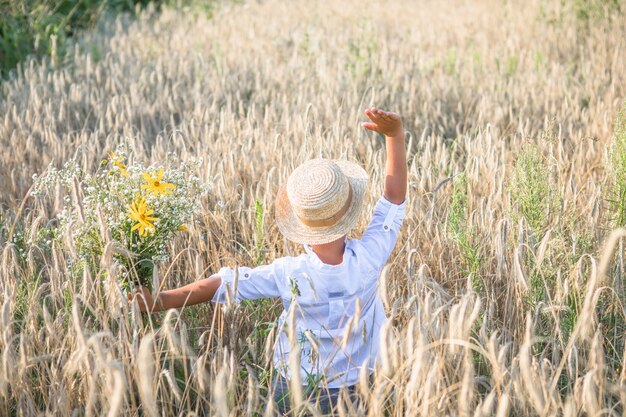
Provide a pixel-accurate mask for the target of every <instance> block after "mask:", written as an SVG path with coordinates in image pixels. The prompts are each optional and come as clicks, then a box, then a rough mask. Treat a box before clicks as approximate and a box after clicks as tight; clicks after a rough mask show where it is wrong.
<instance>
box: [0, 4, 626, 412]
mask: <svg viewBox="0 0 626 417" xmlns="http://www.w3.org/2000/svg"><path fill="white" fill-rule="evenodd" d="M609 3H610V2H606V3H605V2H598V1H574V2H549V1H544V0H530V1H527V2H521V1H506V2H503V1H497V0H480V1H476V2H469V1H462V0H442V1H437V2H435V1H423V2H417V1H406V2H386V3H363V2H359V1H356V0H350V1H344V2H320V1H301V0H294V1H290V2H279V1H276V0H267V1H262V2H258V1H250V2H241V3H239V2H236V3H222V4H220V5H219V7H217V8H215V9H214V10H213V11H212V13H210V14H208V13H206V11H205V10H198V9H193V8H191V9H177V10H174V9H164V10H161V11H159V12H156V11H154V10H146V11H143V12H141V14H140V15H139V18H138V19H136V20H133V19H131V18H129V17H125V16H121V17H118V18H117V19H116V20H111V19H109V20H103V21H102V22H100V23H99V24H98V26H97V27H96V28H95V29H94V30H93V31H90V32H88V33H84V34H80V35H78V36H77V37H76V38H75V42H76V44H75V45H74V47H73V52H72V53H71V54H70V55H69V56H68V57H66V59H65V60H63V62H60V60H59V59H56V57H55V56H54V55H53V57H52V58H51V59H44V60H43V61H35V60H31V61H28V62H25V63H23V64H22V66H21V67H20V68H18V70H17V71H16V72H15V73H14V74H13V75H12V76H11V77H10V78H9V79H8V80H7V81H5V82H3V83H2V84H1V85H0V91H1V93H0V144H1V146H2V148H3V149H4V151H3V152H2V155H1V156H0V190H1V195H0V221H1V225H0V227H1V229H0V255H1V256H0V305H1V306H2V308H1V313H0V318H1V319H0V415H2V416H40V415H41V416H44V415H45V416H48V415H50V416H52V415H55V416H57V415H58V416H82V415H85V416H94V415H104V416H111V417H112V416H150V417H152V416H161V415H163V416H204V415H215V416H221V417H225V416H239V415H259V416H260V415H263V416H272V415H276V409H275V407H274V405H273V403H272V401H271V393H268V386H269V380H270V379H271V355H272V342H273V339H274V337H275V330H274V328H273V327H272V323H273V322H274V321H275V319H276V318H277V316H278V314H279V313H280V308H281V305H280V302H279V301H274V300H262V301H256V302H246V303H242V304H240V305H228V306H225V307H223V308H221V307H215V306H212V305H201V306H193V307H188V308H184V309H183V310H181V311H173V310H172V311H168V312H167V313H157V314H154V315H152V316H151V317H150V316H147V315H145V314H140V313H139V312H138V310H136V309H135V308H133V307H132V306H131V305H129V304H128V303H127V302H125V298H124V295H123V294H122V293H121V292H120V290H119V287H117V286H116V285H115V284H114V280H110V279H105V277H114V276H115V274H116V270H117V266H116V261H115V258H114V257H113V256H112V255H111V253H110V251H106V250H105V251H104V253H103V255H102V256H101V258H99V259H98V260H97V263H96V265H98V267H97V268H95V269H94V270H89V269H85V270H83V271H82V273H80V274H77V273H76V270H75V269H73V268H71V265H72V263H73V261H75V259H74V257H75V254H73V252H72V250H71V248H70V247H69V245H68V244H67V242H64V241H62V240H60V241H54V242H45V241H42V239H41V236H45V235H46V230H47V229H48V228H51V227H53V226H54V222H55V216H56V214H57V212H58V211H59V209H60V207H61V205H62V202H63V201H64V199H65V198H69V197H68V196H67V195H66V192H65V191H64V190H63V189H62V188H61V187H58V188H57V189H56V191H55V192H54V193H52V195H49V196H47V197H40V198H35V197H33V196H31V194H30V189H31V186H32V184H33V174H41V173H42V172H44V171H45V170H46V168H47V167H48V166H50V165H51V164H52V166H57V167H58V166H61V165H62V164H63V163H64V162H66V161H69V160H72V159H75V160H76V161H77V162H78V163H79V164H80V166H81V167H82V168H83V169H84V170H85V171H90V172H91V171H95V170H97V169H98V167H99V165H100V162H101V160H102V159H103V158H105V157H106V155H107V153H108V152H109V151H111V150H112V149H114V148H115V147H116V146H117V145H118V144H119V143H122V142H125V143H128V144H129V146H131V147H132V148H133V150H134V153H135V157H136V158H138V159H141V160H144V161H146V162H147V163H151V162H153V161H159V160H163V159H165V158H166V157H167V154H168V152H173V153H175V154H176V155H178V156H179V157H180V158H181V159H182V160H186V159H190V158H195V157H203V158H204V160H203V163H202V164H201V165H200V167H199V168H198V172H197V173H196V174H197V175H198V176H199V177H200V178H201V179H202V180H203V181H206V182H209V183H211V184H212V187H213V188H212V192H211V193H210V194H209V195H208V196H207V197H206V198H204V199H203V200H202V201H201V202H200V204H201V209H200V213H201V214H200V215H199V216H197V218H196V219H195V221H194V224H193V225H191V226H190V229H189V231H188V232H187V233H185V234H183V235H181V237H179V238H177V239H176V241H175V242H173V243H172V244H171V246H170V248H169V251H170V253H171V254H172V256H171V261H169V262H167V263H165V264H162V265H159V268H158V272H157V274H155V279H157V280H158V281H159V282H160V283H162V285H163V287H164V288H173V287H175V286H179V285H183V284H186V283H189V282H192V281H194V280H197V279H201V278H203V277H206V276H208V275H210V274H211V273H215V272H216V271H217V270H218V269H219V268H220V267H221V266H224V265H230V266H233V265H249V266H252V265H255V264H256V263H257V262H259V261H261V262H270V261H272V260H273V259H275V258H277V257H281V256H285V255H288V254H297V253H300V252H301V251H302V248H301V247H298V246H297V245H293V244H290V243H288V242H286V241H285V240H284V239H283V238H282V237H281V235H280V234H279V232H278V230H277V228H276V226H275V223H274V220H273V207H274V196H275V193H276V191H277V189H278V186H279V185H280V184H281V183H282V182H283V181H285V180H286V178H287V176H288V175H289V173H290V172H291V171H292V170H293V169H294V167H296V166H297V165H299V164H300V163H302V162H303V161H305V160H307V159H310V158H314V157H326V158H349V159H352V160H355V161H357V162H359V163H361V164H362V165H363V166H364V167H365V169H366V170H367V171H368V173H369V174H370V188H369V193H368V195H369V197H368V199H367V201H366V209H365V211H364V213H365V214H364V215H363V216H362V218H361V220H360V222H359V224H358V226H357V228H356V229H355V230H354V233H353V234H354V236H355V237H359V235H360V233H361V232H362V231H363V230H364V227H365V226H366V224H367V221H368V220H369V213H370V212H371V209H372V208H373V204H374V203H375V201H376V199H377V198H378V196H379V195H380V194H381V192H382V185H383V172H384V161H385V155H384V146H383V145H384V142H383V139H382V138H380V137H376V136H373V135H372V134H371V133H367V132H365V131H364V129H363V128H362V127H361V125H360V123H361V122H362V121H364V120H365V118H364V116H363V110H364V109H365V108H367V107H370V106H378V107H380V108H383V109H388V110H392V111H396V112H398V113H399V114H401V115H402V118H403V121H404V126H405V129H406V131H407V149H408V156H409V160H408V163H409V197H408V205H407V217H406V219H405V223H404V227H403V230H402V232H401V235H400V240H399V243H398V245H397V247H396V250H395V251H394V254H393V255H392V257H391V259H390V261H389V264H388V267H387V268H386V269H385V271H384V273H383V276H382V277H381V281H380V291H381V294H382V297H383V301H384V304H385V307H386V309H387V314H388V316H389V317H390V319H391V320H390V322H389V325H388V326H387V327H386V328H385V329H384V332H383V342H382V347H383V350H382V354H381V361H380V364H379V366H378V368H377V371H376V373H375V376H374V378H373V380H372V381H371V383H370V382H369V381H367V379H366V378H365V377H364V378H363V382H362V383H361V384H360V385H359V387H358V393H359V397H360V401H359V402H358V403H355V404H351V403H348V402H346V403H341V404H340V406H339V408H338V409H337V410H336V411H335V414H336V415H339V416H348V415H349V416H418V415H419V416H442V415H452V416H491V415H496V416H509V415H511V416H579V415H584V416H600V415H610V416H626V357H625V356H624V349H625V347H626V337H625V333H626V314H625V307H624V303H625V302H626V297H625V293H626V281H625V278H624V276H625V275H624V272H625V271H624V265H623V264H624V261H623V242H622V238H623V237H624V236H626V231H625V230H624V229H621V228H620V227H621V226H624V223H623V222H622V216H621V214H623V211H624V210H626V205H625V204H624V200H623V198H624V197H623V196H622V193H621V192H620V190H623V192H625V193H626V188H623V189H622V188H620V187H622V186H624V187H626V185H624V184H626V181H625V178H626V174H623V173H624V172H626V128H625V126H626V113H624V111H626V110H624V100H625V98H626V65H625V63H626V19H625V18H624V15H623V14H621V12H626V6H625V5H623V4H622V5H621V6H619V5H618V6H619V7H621V12H620V11H619V10H617V9H619V7H618V6H615V5H617V4H618V3H617V2H615V3H611V4H610V5H609ZM609 6H610V7H609ZM620 111H622V113H621V114H620ZM620 140H621V141H620ZM620 145H621V146H620ZM622 156H623V158H621V157H622ZM75 194H76V193H75ZM77 194H80V193H77ZM70 197H71V198H73V199H75V200H76V204H80V201H79V200H80V195H73V196H70ZM72 201H74V200H72ZM257 202H259V203H260V204H257ZM259 206H260V207H262V208H263V212H262V213H261V214H262V216H263V217H262V224H261V228H260V230H259V227H258V224H257V223H258V222H257V220H258V219H259V209H258V207H259ZM255 207H256V208H255ZM102 227H103V229H106V225H102ZM307 413H309V414H312V415H319V412H318V411H317V410H316V407H315V406H314V404H308V403H306V402H304V403H300V402H297V403H296V409H295V410H294V412H293V415H305V414H307Z"/></svg>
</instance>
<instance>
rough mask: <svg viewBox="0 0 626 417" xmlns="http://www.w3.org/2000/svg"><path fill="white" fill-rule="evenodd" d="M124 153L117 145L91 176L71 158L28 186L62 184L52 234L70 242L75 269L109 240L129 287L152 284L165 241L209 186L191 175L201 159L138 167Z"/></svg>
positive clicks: (40, 188) (183, 225) (92, 260)
mask: <svg viewBox="0 0 626 417" xmlns="http://www.w3.org/2000/svg"><path fill="white" fill-rule="evenodd" d="M130 157H131V155H129V154H128V153H127V151H126V148H125V147H124V146H120V147H118V148H117V149H116V150H115V152H111V153H110V154H109V157H108V158H107V159H105V160H103V161H102V165H101V167H100V169H99V170H98V171H97V172H96V173H95V174H87V173H85V172H83V171H82V170H81V169H80V167H78V165H77V164H76V163H75V162H70V163H67V164H65V165H64V167H63V168H62V169H61V170H57V169H55V168H50V169H49V170H48V171H47V172H46V174H45V175H43V176H41V177H37V178H35V186H34V192H33V194H34V195H35V196H40V195H42V194H44V193H45V192H46V191H48V190H50V189H51V188H52V187H53V186H57V187H59V186H61V187H64V189H65V190H66V191H67V192H66V193H65V196H64V200H63V209H62V210H61V212H60V213H59V214H58V216H57V219H58V226H57V228H56V230H54V233H53V236H54V239H64V240H65V242H66V243H68V244H69V246H70V251H71V252H73V255H74V256H73V258H74V265H72V266H73V267H78V268H93V269H94V270H97V260H98V259H100V257H101V256H102V254H103V253H104V249H105V247H106V245H107V244H109V243H110V242H114V243H115V244H116V246H117V248H118V249H121V250H117V251H114V253H115V254H114V257H115V259H116V261H118V262H119V263H120V264H121V265H122V266H123V267H124V268H123V272H122V274H121V277H122V278H121V284H122V287H123V288H125V289H127V290H128V289H130V288H131V287H132V284H133V283H135V284H137V283H138V284H141V285H145V286H147V287H148V288H151V287H152V285H151V284H152V273H153V269H154V266H155V264H157V263H159V262H165V261H167V260H168V258H169V255H168V251H167V245H168V243H169V242H170V241H171V240H172V239H173V238H174V237H175V236H176V235H177V234H180V233H182V232H184V231H186V230H187V227H188V225H189V223H190V221H191V220H192V217H193V215H194V214H195V211H196V210H197V207H198V199H199V197H200V196H201V195H202V194H203V193H205V192H207V191H208V190H209V189H210V186H209V185H208V184H203V183H202V182H201V181H200V179H199V178H198V177H196V176H195V175H194V174H193V172H194V171H196V169H197V167H198V164H199V163H201V160H196V161H192V162H178V161H176V158H175V157H174V156H173V155H172V154H169V155H168V160H167V162H166V164H164V165H151V166H144V165H142V164H140V163H136V162H134V161H132V160H130ZM176 162H178V163H177V164H176ZM48 243H50V241H48Z"/></svg>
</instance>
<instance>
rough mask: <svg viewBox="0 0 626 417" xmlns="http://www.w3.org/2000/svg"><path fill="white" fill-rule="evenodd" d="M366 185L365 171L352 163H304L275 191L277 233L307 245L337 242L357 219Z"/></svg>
mask: <svg viewBox="0 0 626 417" xmlns="http://www.w3.org/2000/svg"><path fill="white" fill-rule="evenodd" d="M367 182H368V179H367V173H366V172H365V170H364V169H363V168H361V167H360V166H359V165H357V164H355V163H352V162H348V161H340V160H334V161H333V160H329V159H312V160H310V161H307V162H305V163H304V164H302V165H300V166H299V167H298V168H296V169H295V170H294V171H293V173H292V174H291V175H290V176H289V179H288V180H287V184H286V185H283V186H281V187H280V189H279V190H278V196H277V197H276V223H277V225H278V229H279V230H280V231H281V233H282V234H283V235H284V236H285V237H286V238H287V239H289V240H291V241H293V242H296V243H302V244H307V245H321V244H324V243H329V242H333V241H335V240H337V239H339V238H341V237H342V236H344V235H345V234H347V233H348V232H349V231H350V230H351V229H352V228H353V227H354V225H355V224H356V222H357V220H358V219H359V214H361V209H362V208H363V196H364V194H365V188H366V187H367Z"/></svg>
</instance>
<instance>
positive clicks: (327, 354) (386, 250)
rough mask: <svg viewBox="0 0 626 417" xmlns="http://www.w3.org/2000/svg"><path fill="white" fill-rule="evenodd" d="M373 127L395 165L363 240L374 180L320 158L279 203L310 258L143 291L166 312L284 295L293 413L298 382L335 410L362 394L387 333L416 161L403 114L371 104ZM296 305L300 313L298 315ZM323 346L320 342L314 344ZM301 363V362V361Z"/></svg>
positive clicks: (282, 219) (283, 356)
mask: <svg viewBox="0 0 626 417" xmlns="http://www.w3.org/2000/svg"><path fill="white" fill-rule="evenodd" d="M365 114H366V115H367V117H368V118H369V119H370V121H369V122H367V123H363V127H364V128H366V129H369V130H372V131H375V132H378V133H381V134H383V135H385V140H386V149H387V167H386V178H385V184H384V195H383V197H381V198H380V200H379V201H378V203H377V204H376V207H375V209H374V217H373V219H372V221H371V223H370V224H369V226H368V228H367V230H366V231H365V233H364V234H363V237H362V239H361V240H350V241H347V240H346V235H347V234H348V232H349V231H350V230H351V229H352V228H353V227H354V225H355V224H356V222H357V221H358V219H359V214H360V211H361V208H362V206H363V197H364V194H365V190H366V186H367V182H368V178H367V174H366V173H365V171H364V170H363V169H362V168H361V167H360V166H358V165H356V164H354V163H351V162H347V161H331V160H325V159H315V160H311V161H308V162H305V163H304V164H302V165H301V166H299V167H298V168H296V169H295V170H294V172H293V173H292V174H291V175H290V176H289V179H288V181H287V184H286V185H283V186H282V187H281V188H280V190H279V192H278V196H277V200H276V222H277V225H278V228H279V230H280V231H281V233H282V234H283V235H284V236H285V237H286V238H287V239H289V240H291V241H293V242H296V243H301V244H303V245H305V246H304V247H305V250H306V254H302V255H300V256H298V257H284V258H279V259H276V260H275V261H274V262H273V263H272V264H270V265H264V266H259V267H256V268H244V267H242V268H239V270H238V280H237V281H238V283H237V288H236V289H235V288H232V285H233V279H234V272H233V270H232V269H230V268H222V269H221V270H220V271H219V272H218V273H217V274H215V275H213V276H211V277H210V278H208V279H203V280H199V281H197V282H194V283H192V284H189V285H186V286H184V287H181V288H176V289H173V290H169V291H163V292H161V293H159V294H157V296H156V297H155V299H153V297H152V295H151V294H150V292H149V291H148V290H147V289H146V288H141V289H140V295H139V297H137V299H138V302H139V306H140V308H141V310H142V311H147V310H151V311H159V310H165V309H170V308H180V307H183V306H188V305H193V304H198V303H203V302H207V301H211V300H212V301H214V302H221V303H223V302H225V301H226V300H227V292H230V293H231V294H233V291H236V293H234V294H233V297H234V299H235V300H236V301H239V300H246V299H257V298H262V297H281V298H282V302H283V306H284V308H285V311H284V312H283V314H282V315H281V316H280V318H279V326H278V329H279V330H280V333H279V337H278V340H277V343H276V346H275V349H274V363H275V366H276V369H277V370H278V371H279V375H278V376H277V381H276V382H275V384H274V387H273V388H274V390H275V391H276V392H275V395H274V397H275V398H277V403H278V405H279V408H280V409H281V411H282V412H286V411H287V410H288V407H289V406H288V404H287V402H286V401H285V399H286V397H288V396H286V395H285V394H286V393H287V391H288V387H289V380H291V379H292V378H295V381H298V380H299V381H301V383H302V384H304V383H305V381H309V380H311V379H312V378H313V380H314V381H315V383H316V384H318V385H319V386H320V388H323V389H322V397H321V398H320V407H321V408H322V411H324V412H329V411H330V409H331V408H332V407H334V405H335V404H336V402H337V398H338V394H339V390H340V388H341V387H346V388H347V389H348V391H353V390H354V385H355V384H356V382H357V379H358V376H359V373H360V369H361V368H362V367H368V369H367V372H368V373H370V374H371V372H372V367H373V364H374V362H375V360H376V357H377V353H378V345H379V332H380V328H381V326H382V324H383V323H384V322H385V321H386V319H387V317H386V316H385V312H384V309H383V305H382V301H381V299H380V296H379V294H378V282H377V281H378V277H379V275H380V272H381V270H382V268H383V266H384V265H385V263H386V262H387V259H388V257H389V255H390V254H391V251H392V250H393V248H394V246H395V244H396V240H397V237H398V232H399V230H400V226H401V223H402V220H403V218H404V210H405V195H406V189H407V163H406V153H405V146H404V130H403V127H402V121H401V120H400V116H398V115H397V114H395V113H391V112H386V111H383V110H379V109H376V108H372V109H367V110H365ZM292 310H293V311H292ZM288 312H291V313H292V314H294V315H295V320H294V321H293V323H294V324H295V329H291V330H295V331H296V333H295V334H296V338H297V340H298V341H297V343H298V344H300V354H301V358H300V372H299V373H300V375H291V374H290V373H291V369H290V368H289V366H288V365H287V364H288V363H289V360H288V359H289V352H290V350H291V348H292V343H290V340H289V337H288V335H287V333H288V330H287V329H286V328H287V327H288V326H286V325H285V322H286V321H287V317H288V314H289V313H288ZM312 342H313V343H312ZM296 363H298V362H296Z"/></svg>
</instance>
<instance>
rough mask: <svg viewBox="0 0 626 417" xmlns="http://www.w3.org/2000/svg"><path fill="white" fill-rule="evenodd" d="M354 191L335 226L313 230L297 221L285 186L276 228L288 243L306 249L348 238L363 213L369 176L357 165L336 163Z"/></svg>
mask: <svg viewBox="0 0 626 417" xmlns="http://www.w3.org/2000/svg"><path fill="white" fill-rule="evenodd" d="M333 162H335V163H336V164H337V165H338V166H339V168H340V169H341V171H342V172H343V173H344V175H345V176H346V177H347V178H348V181H349V182H350V186H351V187H352V202H351V204H350V206H349V208H348V210H347V211H346V213H345V214H344V215H343V216H342V217H341V218H340V219H339V220H338V221H337V222H336V223H335V224H334V225H332V226H325V227H310V226H307V225H305V224H304V223H302V221H301V220H300V219H299V218H298V216H297V215H296V213H295V211H294V210H293V207H292V206H291V203H290V201H289V197H288V195H287V184H286V182H285V184H283V185H282V186H281V187H280V189H279V190H278V195H277V197H276V224H277V225H278V229H279V230H280V232H281V233H282V234H283V235H284V236H285V237H286V238H287V239H289V240H291V241H292V242H295V243H301V244H304V245H322V244H324V243H329V242H334V241H335V240H337V239H340V238H341V237H343V236H344V235H346V234H348V232H350V230H352V228H353V227H354V225H355V224H356V222H357V221H358V220H359V216H360V215H361V211H362V209H363V202H364V197H365V190H366V188H367V184H368V176H367V173H366V172H365V170H364V169H363V168H361V167H360V166H359V165H358V164H355V163H353V162H349V161H345V160H334V161H333Z"/></svg>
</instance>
